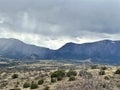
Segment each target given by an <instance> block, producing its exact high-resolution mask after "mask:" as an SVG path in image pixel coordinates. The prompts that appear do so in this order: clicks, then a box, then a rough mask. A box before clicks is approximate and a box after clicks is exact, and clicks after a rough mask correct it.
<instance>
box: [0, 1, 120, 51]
mask: <svg viewBox="0 0 120 90" xmlns="http://www.w3.org/2000/svg"><path fill="white" fill-rule="evenodd" d="M119 10H120V1H119V0H114V1H113V0H0V37H6V38H10V37H12V38H17V39H20V40H23V41H25V42H27V43H32V44H36V45H40V46H45V47H49V48H53V49H56V48H59V47H60V46H62V45H63V44H65V43H66V42H76V43H83V42H91V41H96V40H101V39H114V40H119V39H120V37H119V35H120V25H119V23H120V12H119Z"/></svg>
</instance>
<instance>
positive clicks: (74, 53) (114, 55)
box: [55, 40, 120, 63]
mask: <svg viewBox="0 0 120 90" xmlns="http://www.w3.org/2000/svg"><path fill="white" fill-rule="evenodd" d="M55 56H56V58H57V59H58V58H59V59H78V60H79V59H81V60H84V59H91V60H93V61H96V62H107V63H114V62H116V63H118V62H120V41H111V40H103V41H98V42H93V43H84V44H74V43H67V44H65V45H64V46H63V47H61V48H60V49H59V50H57V51H56V53H55Z"/></svg>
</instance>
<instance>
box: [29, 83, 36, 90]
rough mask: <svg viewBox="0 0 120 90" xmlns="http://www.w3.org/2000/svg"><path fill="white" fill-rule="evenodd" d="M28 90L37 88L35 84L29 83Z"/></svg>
mask: <svg viewBox="0 0 120 90" xmlns="http://www.w3.org/2000/svg"><path fill="white" fill-rule="evenodd" d="M30 88H31V89H36V88H38V85H37V84H36V83H31V86H30Z"/></svg>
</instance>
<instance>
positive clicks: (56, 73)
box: [51, 70, 65, 78]
mask: <svg viewBox="0 0 120 90" xmlns="http://www.w3.org/2000/svg"><path fill="white" fill-rule="evenodd" d="M64 76H65V71H64V70H58V71H55V72H53V73H52V74H51V78H55V77H56V78H58V77H64Z"/></svg>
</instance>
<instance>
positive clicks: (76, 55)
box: [0, 38, 120, 63]
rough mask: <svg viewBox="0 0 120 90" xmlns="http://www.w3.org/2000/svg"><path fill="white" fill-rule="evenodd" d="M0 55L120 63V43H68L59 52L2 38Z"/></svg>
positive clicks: (18, 57)
mask: <svg viewBox="0 0 120 90" xmlns="http://www.w3.org/2000/svg"><path fill="white" fill-rule="evenodd" d="M0 55H1V56H4V57H7V58H12V59H21V60H22V59H30V60H31V59H57V60H86V59H91V60H92V61H93V62H101V63H120V41H112V40H102V41H97V42H92V43H83V44H75V43H67V44H65V45H64V46H62V47H61V48H59V49H57V50H51V49H49V48H44V47H39V46H35V45H29V44H25V43H24V42H22V41H20V40H17V39H13V38H10V39H5V38H0Z"/></svg>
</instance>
